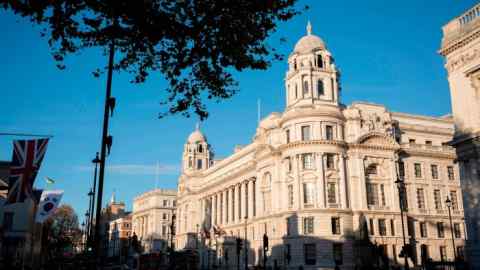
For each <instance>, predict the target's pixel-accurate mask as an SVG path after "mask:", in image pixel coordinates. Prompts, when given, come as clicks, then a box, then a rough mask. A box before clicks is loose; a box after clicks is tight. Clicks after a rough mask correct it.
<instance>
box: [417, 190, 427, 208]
mask: <svg viewBox="0 0 480 270" xmlns="http://www.w3.org/2000/svg"><path fill="white" fill-rule="evenodd" d="M417 206H418V209H425V193H424V192H423V188H417Z"/></svg>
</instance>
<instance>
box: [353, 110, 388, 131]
mask: <svg viewBox="0 0 480 270" xmlns="http://www.w3.org/2000/svg"><path fill="white" fill-rule="evenodd" d="M392 124H393V123H392V119H391V116H390V114H389V113H387V112H385V113H381V114H377V113H371V114H367V115H365V116H364V117H363V118H362V120H361V122H360V127H361V129H362V131H363V132H362V133H368V132H374V131H375V132H380V133H385V134H387V135H389V136H392V135H393V127H392Z"/></svg>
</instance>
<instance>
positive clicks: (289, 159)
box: [285, 157, 292, 172]
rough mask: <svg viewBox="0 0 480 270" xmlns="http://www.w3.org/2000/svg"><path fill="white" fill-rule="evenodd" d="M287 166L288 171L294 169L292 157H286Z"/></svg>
mask: <svg viewBox="0 0 480 270" xmlns="http://www.w3.org/2000/svg"><path fill="white" fill-rule="evenodd" d="M285 163H286V164H285V166H286V168H287V172H291V171H292V159H291V158H290V157H287V158H285Z"/></svg>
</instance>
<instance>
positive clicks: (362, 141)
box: [356, 132, 400, 148]
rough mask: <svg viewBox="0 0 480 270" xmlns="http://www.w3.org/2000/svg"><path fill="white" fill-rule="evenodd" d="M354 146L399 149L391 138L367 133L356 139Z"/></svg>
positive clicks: (382, 134) (377, 133)
mask: <svg viewBox="0 0 480 270" xmlns="http://www.w3.org/2000/svg"><path fill="white" fill-rule="evenodd" d="M356 144H357V145H363V146H378V147H393V148H398V147H400V146H399V145H398V143H397V142H396V141H395V140H394V139H393V138H392V137H391V136H388V135H386V134H384V133H380V132H369V133H367V134H365V135H363V136H361V137H360V138H358V140H357V142H356Z"/></svg>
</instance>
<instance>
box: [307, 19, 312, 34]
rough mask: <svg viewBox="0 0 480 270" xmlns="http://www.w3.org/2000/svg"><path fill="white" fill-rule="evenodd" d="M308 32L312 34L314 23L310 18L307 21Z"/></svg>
mask: <svg viewBox="0 0 480 270" xmlns="http://www.w3.org/2000/svg"><path fill="white" fill-rule="evenodd" d="M307 34H308V35H311V34H312V24H311V23H310V20H308V23H307Z"/></svg>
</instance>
